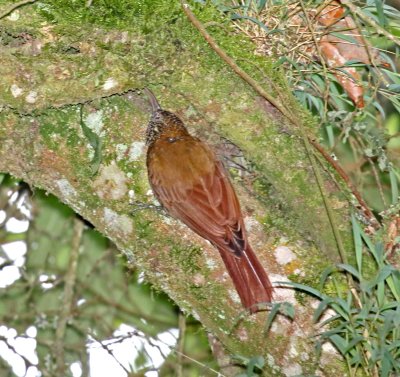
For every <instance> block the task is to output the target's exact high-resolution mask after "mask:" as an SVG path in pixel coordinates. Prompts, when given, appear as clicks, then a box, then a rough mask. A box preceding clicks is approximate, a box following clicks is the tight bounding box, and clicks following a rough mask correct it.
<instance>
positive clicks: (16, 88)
mask: <svg viewBox="0 0 400 377" xmlns="http://www.w3.org/2000/svg"><path fill="white" fill-rule="evenodd" d="M10 91H11V94H12V96H13V97H14V98H17V97H19V96H20V95H21V94H22V93H23V92H24V90H23V89H22V88H20V87H19V86H18V85H17V84H12V85H11V88H10Z"/></svg>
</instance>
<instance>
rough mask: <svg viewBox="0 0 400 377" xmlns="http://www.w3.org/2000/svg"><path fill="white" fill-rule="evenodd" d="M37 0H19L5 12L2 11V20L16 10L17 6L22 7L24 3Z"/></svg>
mask: <svg viewBox="0 0 400 377" xmlns="http://www.w3.org/2000/svg"><path fill="white" fill-rule="evenodd" d="M35 1H36V0H22V1H19V2H18V3H15V4H13V5H11V7H10V8H8V9H7V10H5V11H4V12H3V13H0V20H1V19H2V18H4V17H5V16H8V15H9V14H10V13H11V12H13V11H15V10H16V9H17V8H19V7H22V6H23V5H26V4H31V3H34V2H35Z"/></svg>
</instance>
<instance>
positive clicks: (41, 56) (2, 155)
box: [0, 0, 350, 375]
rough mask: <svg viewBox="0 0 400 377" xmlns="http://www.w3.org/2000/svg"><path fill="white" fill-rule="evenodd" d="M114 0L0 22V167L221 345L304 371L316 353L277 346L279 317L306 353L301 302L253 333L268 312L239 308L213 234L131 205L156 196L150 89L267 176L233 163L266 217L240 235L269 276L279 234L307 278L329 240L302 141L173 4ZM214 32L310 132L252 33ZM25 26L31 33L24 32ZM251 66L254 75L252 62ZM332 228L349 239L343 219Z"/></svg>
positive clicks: (53, 7) (210, 13)
mask: <svg viewBox="0 0 400 377" xmlns="http://www.w3.org/2000/svg"><path fill="white" fill-rule="evenodd" d="M114 2H115V3H116V4H118V6H119V7H121V8H122V9H124V8H123V7H124V6H125V7H127V8H126V9H125V11H122V10H121V11H117V10H115V12H114V13H113V12H110V14H102V16H101V17H100V11H101V9H97V8H96V6H97V5H94V6H93V7H92V9H90V8H89V9H87V8H85V7H84V6H83V5H82V6H81V7H78V8H77V7H76V6H75V7H73V8H71V4H66V3H69V2H64V1H61V0H58V1H51V2H50V1H49V2H46V1H43V2H40V3H38V4H37V5H36V6H31V7H29V8H22V9H20V10H19V12H20V18H19V19H18V20H17V21H11V20H7V19H5V20H3V21H4V26H3V27H4V28H8V31H9V35H11V36H13V37H14V39H13V40H12V41H11V42H10V43H8V44H6V45H3V46H2V50H3V53H2V55H1V58H0V60H1V61H0V83H1V86H2V87H3V88H5V90H4V91H2V93H0V104H1V105H2V112H1V114H0V117H1V119H0V140H1V141H2V146H1V149H0V170H1V171H4V172H9V173H11V174H13V175H15V176H17V177H19V178H22V179H24V180H25V181H27V182H28V183H29V184H31V185H32V186H34V187H40V188H43V189H45V190H47V191H49V192H51V193H54V194H55V195H56V196H58V197H59V198H60V199H61V200H62V201H64V202H65V203H67V204H68V205H69V206H71V208H73V209H74V210H75V211H76V212H78V213H79V214H81V215H82V216H83V217H85V218H86V219H87V220H89V221H90V222H91V223H93V224H94V226H95V227H96V228H97V229H98V230H99V231H100V232H102V233H104V234H105V235H107V236H108V237H109V238H110V239H111V240H113V241H114V242H115V243H116V245H117V246H118V247H119V248H120V249H121V250H122V251H123V252H124V253H126V254H127V256H128V258H130V259H132V260H135V262H136V263H137V265H138V266H139V267H140V268H141V269H143V271H144V272H145V274H146V277H147V279H148V280H149V281H151V282H152V283H153V284H154V285H155V286H156V287H157V288H158V289H161V290H163V291H165V292H167V293H168V294H169V295H170V296H171V297H172V298H173V299H174V300H175V301H176V302H177V303H178V305H180V306H181V307H182V308H183V309H184V310H187V311H188V312H191V313H193V314H194V315H195V316H196V317H197V318H199V319H200V321H201V322H202V323H203V324H204V325H205V326H206V328H207V329H208V330H209V331H211V332H212V333H213V334H215V335H216V336H217V337H218V338H219V339H220V340H221V341H222V343H223V344H224V346H225V347H227V349H228V350H229V351H230V352H231V353H234V354H242V355H248V356H251V355H255V354H265V355H270V358H271V357H272V355H273V360H274V363H275V364H274V365H271V366H270V369H271V371H274V373H275V374H276V375H280V374H283V373H284V372H283V369H281V368H284V367H285V366H288V365H290V364H291V363H294V362H296V363H297V364H298V365H301V366H303V370H304V371H306V370H311V369H312V368H311V367H310V365H311V364H312V363H313V362H314V361H315V360H311V359H310V358H308V359H304V360H302V359H301V357H299V356H298V355H299V354H300V352H299V353H297V354H295V353H292V354H290V353H289V352H287V348H288V346H289V345H290V344H291V343H292V342H293V340H292V339H291V338H290V337H288V336H282V335H281V334H280V332H281V331H282V328H287V334H291V336H293V337H295V338H296V339H298V342H297V343H296V347H298V348H299V349H305V350H310V347H311V346H310V344H309V343H308V341H307V339H305V338H307V336H308V335H309V334H310V333H311V330H312V324H311V323H310V319H309V318H311V312H312V309H311V308H305V307H299V311H298V316H297V317H296V320H295V321H294V322H293V323H289V322H285V321H283V322H282V321H281V324H278V325H277V328H276V329H275V330H272V331H271V332H270V334H269V335H268V336H267V334H264V333H263V332H260V330H259V329H260V326H262V325H263V323H264V321H265V316H266V314H265V313H261V314H259V315H256V316H252V317H249V316H243V318H241V319H240V316H239V314H240V312H241V305H240V303H239V302H238V301H237V298H236V297H235V292H234V290H233V286H232V283H231V282H230V280H229V278H228V277H227V274H226V272H224V268H223V265H222V262H221V260H220V259H219V256H218V254H217V252H216V250H215V249H214V248H213V247H212V246H211V245H209V244H208V243H207V242H205V241H204V240H201V239H200V238H199V237H197V236H196V235H194V234H193V233H192V232H190V231H189V230H188V229H187V228H186V227H184V226H183V225H182V224H180V223H179V222H177V221H175V220H172V219H169V218H165V217H163V216H162V215H160V214H157V213H156V212H154V211H150V210H143V211H137V212H135V213H133V214H132V210H133V206H134V203H135V202H136V201H142V202H148V203H151V202H152V201H153V199H154V198H153V197H152V195H151V194H149V193H148V190H149V186H148V183H147V178H146V172H145V155H144V152H145V150H144V149H143V148H142V146H143V144H142V143H143V140H144V131H145V125H146V122H147V119H148V111H149V105H148V104H147V101H146V98H145V97H144V96H143V95H141V94H140V91H139V90H140V89H141V88H143V87H144V86H150V87H152V88H153V90H154V91H155V92H156V94H157V96H158V97H159V100H160V102H161V103H162V104H163V106H164V107H165V108H167V109H169V110H172V111H174V112H175V113H177V114H178V115H179V116H180V117H181V118H182V119H183V120H184V121H185V123H186V124H187V125H188V127H189V129H190V130H191V132H193V133H194V134H197V135H199V136H201V137H202V138H204V139H206V140H208V142H210V143H211V144H213V145H214V147H215V148H216V150H217V151H218V149H219V148H220V143H221V137H225V138H227V139H229V140H230V141H232V142H233V143H235V144H236V145H237V146H238V147H239V148H240V150H241V151H242V152H243V155H244V157H245V158H246V159H247V161H248V164H249V166H251V167H252V169H253V170H254V173H255V174H256V175H257V177H258V179H259V180H260V181H263V182H264V183H265V182H268V185H265V184H264V186H263V187H264V189H263V190H258V189H257V187H256V190H254V187H253V183H257V181H254V180H246V179H241V178H240V174H239V175H238V179H235V181H238V182H236V183H235V187H236V188H237V190H238V193H239V195H240V198H241V201H242V205H243V210H244V213H245V214H246V215H247V216H248V217H249V218H250V219H252V220H253V221H254V223H255V224H257V223H259V224H260V222H262V221H263V219H264V220H265V219H266V217H267V218H268V220H266V221H264V223H263V224H260V226H259V227H257V226H255V227H254V232H252V233H251V236H250V239H251V242H252V243H253V245H254V247H255V249H256V250H257V252H258V254H259V256H260V259H261V261H262V262H263V263H264V264H265V266H266V268H267V270H268V271H269V272H270V273H272V276H274V274H276V275H278V276H281V275H287V273H288V271H287V270H285V268H284V267H283V266H280V265H279V264H277V263H276V261H275V259H274V256H273V250H274V249H276V248H277V247H278V246H280V245H282V244H284V245H293V250H296V256H297V258H298V259H297V260H298V265H296V267H297V268H296V269H293V274H292V275H293V276H295V278H297V279H298V280H302V279H303V277H302V276H305V277H306V278H307V276H310V275H309V274H310V273H312V276H315V275H316V274H317V273H318V271H321V269H322V268H323V266H325V265H326V263H328V261H327V259H326V256H328V257H329V259H330V260H332V261H334V260H336V259H337V256H336V245H335V241H334V238H333V235H332V232H331V229H330V225H329V222H328V220H327V217H326V212H325V209H324V207H323V204H322V200H321V196H320V192H319V190H318V187H317V185H316V183H315V179H314V175H313V172H312V170H311V168H310V166H309V162H308V158H307V154H306V152H305V150H304V147H303V144H302V140H301V138H299V137H298V136H297V131H296V130H295V129H293V128H292V127H293V126H291V125H290V123H289V122H288V121H286V120H285V119H284V118H282V117H277V116H276V114H273V113H272V112H271V111H268V110H266V104H265V101H264V100H261V99H260V98H258V97H257V96H255V94H254V93H253V92H252V91H251V89H250V88H249V87H248V86H247V85H246V84H244V83H243V82H242V81H241V80H240V78H238V77H236V76H235V75H234V74H233V73H232V72H231V71H230V70H229V69H228V68H227V67H226V66H225V65H224V63H223V62H222V61H221V60H220V59H219V58H218V57H217V56H216V55H215V53H214V52H213V51H212V50H211V49H210V48H209V47H208V45H207V44H206V43H205V42H204V41H203V40H202V38H201V37H200V36H199V35H198V33H197V31H196V30H195V29H193V27H192V26H191V24H190V23H189V22H188V21H187V20H186V18H185V16H184V15H183V13H182V12H181V10H180V7H179V5H178V4H177V3H175V2H173V3H172V4H171V2H170V1H167V0H165V1H159V2H153V1H141V2H137V4H135V2H127V1H124V0H120V1H117V0H114ZM128 5H129V6H128ZM99 8H101V6H100V5H99ZM198 12H199V17H200V19H201V20H202V21H203V22H210V23H211V22H214V23H215V22H217V23H218V22H221V18H220V15H219V14H217V13H216V11H215V10H213V9H212V8H211V7H210V8H207V9H203V10H198ZM113 21H114V23H113ZM220 26H221V27H220ZM212 32H213V35H214V36H215V37H216V38H217V40H218V42H219V43H220V44H221V46H223V48H225V49H226V50H227V51H228V53H230V54H231V55H232V56H233V57H234V58H235V59H237V60H238V61H246V60H251V62H252V63H251V64H250V63H246V62H245V63H243V65H244V68H245V69H246V68H247V69H249V70H250V69H251V67H252V65H254V64H256V65H257V66H258V67H259V68H260V69H261V71H264V73H265V75H266V76H268V77H269V78H270V80H274V82H275V85H276V87H275V89H271V90H274V91H276V90H277V89H276V88H278V90H280V91H281V93H280V95H281V96H283V97H284V98H287V100H288V101H289V102H290V103H291V104H292V105H293V108H295V109H296V111H298V113H299V118H301V119H303V120H304V122H305V125H306V127H307V129H308V130H309V131H310V132H316V129H317V128H316V123H315V121H314V120H313V119H312V117H310V115H309V114H307V113H306V112H305V111H304V110H303V109H301V108H300V107H299V106H298V105H297V104H296V103H295V100H294V99H293V98H292V96H291V94H290V90H289V89H288V88H287V87H286V85H285V84H284V75H283V73H282V72H281V71H279V70H276V69H274V68H273V65H272V62H271V61H265V60H263V59H262V58H260V57H254V55H253V54H252V46H251V43H250V42H249V41H247V40H246V39H245V38H244V37H243V36H240V35H233V34H232V33H230V32H229V30H227V29H226V28H225V27H224V26H223V25H219V26H217V27H213V28H212ZM24 33H25V34H24ZM26 33H28V34H29V35H30V36H31V37H30V38H28V39H26V38H25V37H24V38H25V39H24V38H22V37H21V35H22V36H24V35H26ZM21 38H22V39H21ZM252 73H253V74H254V75H255V78H258V79H260V80H262V79H263V75H262V74H260V73H259V72H258V70H252ZM81 106H82V107H83V114H84V119H86V120H87V117H88V116H89V115H90V114H94V113H96V112H97V113H98V115H99V116H100V117H101V122H102V127H101V132H100V133H99V136H100V137H101V139H102V142H103V147H102V160H101V166H100V170H99V172H98V173H97V175H96V176H94V177H93V176H92V172H91V170H90V161H91V156H92V151H91V148H90V145H89V144H88V141H87V140H86V139H85V137H84V135H83V133H82V129H81V124H80V122H81V118H80V108H81ZM267 109H268V108H267ZM139 146H141V147H139ZM104 172H107V174H106V176H104V177H103V176H102V174H103V173H104ZM326 179H327V180H326V188H327V191H328V194H329V196H330V197H331V198H334V199H335V201H336V203H337V205H336V208H335V211H336V216H337V218H339V219H340V220H341V221H340V222H341V223H345V221H346V220H347V204H346V201H345V200H343V198H341V197H340V196H339V194H338V192H337V191H336V189H334V188H333V187H334V186H333V185H331V184H330V182H329V178H328V177H326ZM254 186H257V185H256V184H255V185H254ZM267 186H268V188H269V190H270V191H269V192H266V191H265V187H267ZM116 193H117V194H118V195H117V194H116ZM260 195H261V196H262V195H264V196H265V195H267V196H268V197H264V198H262V197H259V196H260ZM257 219H258V221H257ZM343 236H344V238H345V240H346V244H347V245H350V242H349V240H350V235H349V234H347V233H346V231H345V230H344V229H343ZM283 240H284V241H283ZM295 271H297V272H295ZM296 329H297V330H298V329H302V332H296ZM274 368H275V369H274Z"/></svg>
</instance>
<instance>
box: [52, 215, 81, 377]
mask: <svg viewBox="0 0 400 377" xmlns="http://www.w3.org/2000/svg"><path fill="white" fill-rule="evenodd" d="M83 227H84V224H83V222H82V221H81V220H80V219H78V218H75V220H74V230H73V236H72V245H71V255H70V258H69V265H68V270H67V272H66V274H65V278H64V280H65V286H64V297H63V303H62V307H61V309H60V313H59V319H58V323H57V328H56V339H55V351H54V352H55V355H56V361H57V375H58V376H64V374H65V357H64V337H65V331H66V328H67V323H68V320H69V317H70V315H71V309H72V302H73V296H74V286H75V282H76V272H77V268H78V257H79V247H80V245H81V240H82V232H83Z"/></svg>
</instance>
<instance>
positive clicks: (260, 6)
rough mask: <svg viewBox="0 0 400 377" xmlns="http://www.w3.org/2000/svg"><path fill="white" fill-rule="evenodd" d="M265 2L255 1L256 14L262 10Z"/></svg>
mask: <svg viewBox="0 0 400 377" xmlns="http://www.w3.org/2000/svg"><path fill="white" fill-rule="evenodd" d="M266 3H267V0H258V1H257V12H258V13H260V12H261V11H262V10H263V9H264V8H265V4H266Z"/></svg>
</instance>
